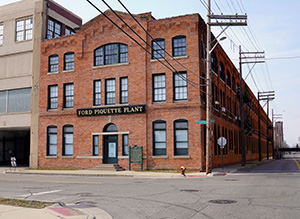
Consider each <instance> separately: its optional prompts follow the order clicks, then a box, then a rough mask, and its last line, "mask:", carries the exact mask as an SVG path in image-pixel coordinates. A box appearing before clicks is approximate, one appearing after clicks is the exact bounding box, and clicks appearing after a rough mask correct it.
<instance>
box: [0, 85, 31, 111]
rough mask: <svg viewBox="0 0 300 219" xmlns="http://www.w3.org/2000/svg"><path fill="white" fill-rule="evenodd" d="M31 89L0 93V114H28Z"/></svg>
mask: <svg viewBox="0 0 300 219" xmlns="http://www.w3.org/2000/svg"><path fill="white" fill-rule="evenodd" d="M30 110H31V88H24V89H15V90H5V91H0V113H16V112H30Z"/></svg>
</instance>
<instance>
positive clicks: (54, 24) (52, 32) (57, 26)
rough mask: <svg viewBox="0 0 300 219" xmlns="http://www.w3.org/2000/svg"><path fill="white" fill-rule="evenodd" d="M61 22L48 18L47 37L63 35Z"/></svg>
mask: <svg viewBox="0 0 300 219" xmlns="http://www.w3.org/2000/svg"><path fill="white" fill-rule="evenodd" d="M61 26H62V25H61V23H59V22H58V21H55V20H54V19H51V18H49V19H48V28H47V39H52V38H56V37H59V36H61Z"/></svg>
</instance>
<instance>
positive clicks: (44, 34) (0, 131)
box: [0, 0, 82, 167]
mask: <svg viewBox="0 0 300 219" xmlns="http://www.w3.org/2000/svg"><path fill="white" fill-rule="evenodd" d="M81 24H82V20H81V18H80V17H78V16H76V15H75V14H73V13H71V12H70V11H68V10H67V9H65V8H63V7H62V6H60V5H58V4H57V3H55V2H53V1H52V0H48V1H46V0H22V1H18V2H16V3H12V4H7V5H4V6H1V7H0V164H7V163H8V162H10V157H16V158H17V163H18V164H20V163H23V164H27V165H28V164H29V160H30V166H31V167H37V165H38V164H37V151H38V149H37V148H38V113H39V78H40V64H41V55H40V54H41V42H42V40H44V39H46V38H55V37H59V36H63V35H69V34H73V33H74V28H75V27H78V26H81Z"/></svg>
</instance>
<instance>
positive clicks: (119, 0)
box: [118, 0, 206, 80]
mask: <svg viewBox="0 0 300 219" xmlns="http://www.w3.org/2000/svg"><path fill="white" fill-rule="evenodd" d="M118 2H119V3H120V4H121V5H122V7H123V8H124V9H125V10H126V11H127V13H128V14H129V15H130V16H131V17H132V18H133V19H134V20H135V22H136V23H137V24H138V25H139V26H140V27H141V28H142V29H143V30H144V31H145V33H146V34H147V35H148V36H149V37H150V38H151V39H152V40H154V41H155V39H154V38H153V37H152V36H151V34H150V33H149V32H148V31H147V30H146V29H145V28H144V27H143V25H141V23H140V22H139V21H138V20H137V19H136V18H135V17H134V16H133V14H132V13H131V12H130V11H129V9H128V8H127V7H126V6H125V5H124V4H123V3H122V1H121V0H118ZM157 45H158V46H159V47H160V49H162V50H164V51H165V49H164V48H162V47H161V45H160V44H157ZM149 46H150V45H149ZM150 47H151V46H150ZM151 48H152V47H151ZM165 53H166V54H167V55H168V56H169V57H171V58H172V59H173V56H172V55H170V54H169V53H168V52H167V51H165ZM162 58H164V57H162ZM174 61H175V62H176V63H178V64H179V65H180V66H181V67H183V68H185V69H186V70H188V71H189V72H190V73H192V74H194V75H196V76H197V77H199V78H201V79H204V80H206V78H203V77H202V76H200V75H198V74H196V73H194V72H193V71H191V70H190V69H188V68H187V67H186V66H184V65H183V64H182V63H180V62H179V61H178V60H176V59H174Z"/></svg>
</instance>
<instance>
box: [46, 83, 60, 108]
mask: <svg viewBox="0 0 300 219" xmlns="http://www.w3.org/2000/svg"><path fill="white" fill-rule="evenodd" d="M57 98H58V87H57V85H51V86H49V89H48V109H57Z"/></svg>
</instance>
